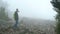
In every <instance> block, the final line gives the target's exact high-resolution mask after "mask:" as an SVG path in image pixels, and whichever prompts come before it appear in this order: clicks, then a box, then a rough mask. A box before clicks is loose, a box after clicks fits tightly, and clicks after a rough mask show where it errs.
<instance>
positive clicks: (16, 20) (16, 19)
mask: <svg viewBox="0 0 60 34" xmlns="http://www.w3.org/2000/svg"><path fill="white" fill-rule="evenodd" d="M18 12H19V11H18V9H16V11H15V13H14V19H15V22H16V23H15V25H14V27H17V25H18V20H19V18H18Z"/></svg>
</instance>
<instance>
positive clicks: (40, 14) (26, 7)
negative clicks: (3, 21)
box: [3, 0, 56, 20]
mask: <svg viewBox="0 0 60 34" xmlns="http://www.w3.org/2000/svg"><path fill="white" fill-rule="evenodd" d="M3 1H5V2H7V3H8V9H9V10H10V11H9V14H10V16H13V13H14V12H15V10H16V8H18V9H19V11H20V12H19V13H18V14H19V17H21V16H22V17H28V18H37V19H47V20H55V17H54V16H55V15H56V12H55V11H54V10H53V6H52V4H51V3H50V1H51V0H3Z"/></svg>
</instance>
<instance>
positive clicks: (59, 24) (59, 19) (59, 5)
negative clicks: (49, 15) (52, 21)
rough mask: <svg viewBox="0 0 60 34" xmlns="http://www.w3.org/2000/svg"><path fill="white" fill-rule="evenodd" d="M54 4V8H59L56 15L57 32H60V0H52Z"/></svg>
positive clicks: (58, 33) (57, 33) (59, 33)
mask: <svg viewBox="0 0 60 34" xmlns="http://www.w3.org/2000/svg"><path fill="white" fill-rule="evenodd" d="M51 3H52V5H53V6H54V8H57V9H58V10H56V12H57V15H56V20H57V25H56V30H55V31H56V34H60V2H58V0H55V2H54V1H51Z"/></svg>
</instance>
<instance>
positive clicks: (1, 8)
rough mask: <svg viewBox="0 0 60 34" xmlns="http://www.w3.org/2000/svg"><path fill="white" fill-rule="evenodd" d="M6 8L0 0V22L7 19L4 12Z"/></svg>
mask: <svg viewBox="0 0 60 34" xmlns="http://www.w3.org/2000/svg"><path fill="white" fill-rule="evenodd" d="M6 7H7V5H6V4H5V3H4V2H3V1H2V0H0V20H7V19H8V16H7V13H6V12H5V11H6Z"/></svg>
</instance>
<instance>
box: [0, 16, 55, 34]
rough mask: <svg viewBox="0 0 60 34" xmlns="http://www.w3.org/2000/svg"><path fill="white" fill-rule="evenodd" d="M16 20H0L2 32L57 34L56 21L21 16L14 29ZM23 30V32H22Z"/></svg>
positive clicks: (6, 33)
mask: <svg viewBox="0 0 60 34" xmlns="http://www.w3.org/2000/svg"><path fill="white" fill-rule="evenodd" d="M13 25H14V21H6V22H4V21H2V20H1V21H0V26H1V27H0V33H2V34H4V33H5V34H11V33H12V34H19V33H21V34H23V33H24V34H25V33H26V34H29V33H30V34H32V33H33V34H40V33H41V34H43V33H45V34H55V32H54V28H55V21H51V20H43V19H32V18H26V17H24V18H21V20H19V24H18V28H17V29H16V30H14V29H13V28H12V26H13ZM21 31H22V32H21Z"/></svg>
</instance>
